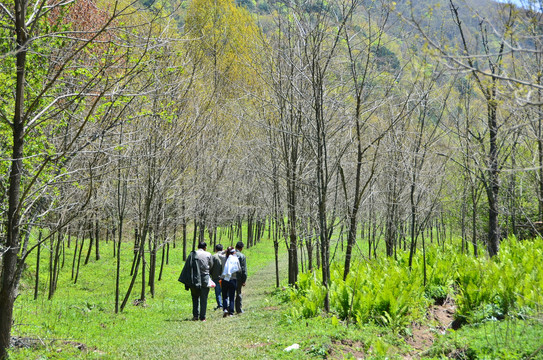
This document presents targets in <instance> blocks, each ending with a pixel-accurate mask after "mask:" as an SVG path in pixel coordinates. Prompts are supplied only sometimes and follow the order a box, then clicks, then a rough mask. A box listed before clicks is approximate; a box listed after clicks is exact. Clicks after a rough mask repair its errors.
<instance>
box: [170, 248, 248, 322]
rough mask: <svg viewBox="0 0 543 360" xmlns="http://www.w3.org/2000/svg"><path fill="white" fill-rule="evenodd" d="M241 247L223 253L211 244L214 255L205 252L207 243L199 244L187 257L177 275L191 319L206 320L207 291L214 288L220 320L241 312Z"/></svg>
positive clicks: (244, 263)
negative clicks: (187, 297)
mask: <svg viewBox="0 0 543 360" xmlns="http://www.w3.org/2000/svg"><path fill="white" fill-rule="evenodd" d="M243 247H244V244H243V242H241V241H239V242H238V243H237V244H236V247H235V248H233V247H232V246H229V247H228V248H226V250H224V249H223V246H222V245H221V244H217V245H215V254H213V255H212V254H211V253H209V252H208V251H207V244H206V243H205V242H200V243H199V244H198V249H197V250H196V251H193V252H191V253H190V255H189V256H188V258H187V260H186V262H185V266H184V267H183V270H182V271H181V275H180V276H179V281H180V282H182V283H183V284H185V289H186V290H190V293H191V296H192V316H193V317H192V320H195V321H196V320H201V321H205V320H206V312H207V299H208V296H209V290H210V289H211V288H215V300H216V301H217V307H216V308H215V309H222V310H223V312H224V314H223V317H227V316H233V315H234V312H235V313H237V314H241V313H243V309H242V295H241V290H242V288H243V286H245V282H246V281H247V260H246V258H245V255H244V254H243V253H242V251H243Z"/></svg>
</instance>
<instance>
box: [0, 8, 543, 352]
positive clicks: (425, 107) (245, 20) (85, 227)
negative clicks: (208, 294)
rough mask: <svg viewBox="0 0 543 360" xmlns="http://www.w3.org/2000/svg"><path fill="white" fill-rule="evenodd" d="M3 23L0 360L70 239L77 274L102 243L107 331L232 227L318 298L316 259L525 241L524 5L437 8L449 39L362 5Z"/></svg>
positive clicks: (531, 207) (141, 12)
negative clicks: (454, 242) (162, 271)
mask: <svg viewBox="0 0 543 360" xmlns="http://www.w3.org/2000/svg"><path fill="white" fill-rule="evenodd" d="M0 5H1V7H0V13H1V14H2V15H1V21H2V26H1V27H0V29H1V30H0V31H2V39H3V40H2V56H1V58H0V60H1V72H0V74H1V75H0V76H2V79H3V80H4V84H3V85H2V86H1V87H0V91H2V105H1V107H0V119H1V121H0V133H1V134H2V138H1V139H0V151H1V154H2V158H1V159H2V160H1V162H0V199H1V201H0V204H1V208H0V214H1V216H2V219H3V221H2V225H1V227H2V232H1V234H2V238H1V239H0V246H1V250H0V253H1V254H2V255H1V256H2V279H1V283H0V358H4V357H5V356H6V349H7V347H8V346H9V342H10V330H11V324H12V320H13V319H12V314H13V303H14V301H15V298H16V296H17V288H18V284H19V281H20V278H21V274H22V271H23V269H24V263H25V261H26V258H27V256H28V254H30V253H31V252H32V251H34V250H35V249H37V250H39V249H40V244H41V243H49V242H50V244H51V251H55V248H56V249H57V251H56V253H57V254H58V249H59V247H60V246H61V242H63V241H67V240H65V239H71V237H73V236H77V235H79V234H81V236H80V238H81V242H80V243H79V246H80V250H79V256H80V257H81V251H82V249H83V241H84V239H85V237H87V236H85V235H84V234H89V233H91V232H90V229H91V228H92V229H93V234H94V235H93V236H92V237H90V238H89V240H90V241H93V240H92V239H94V249H95V251H96V258H98V256H99V239H101V238H103V237H104V236H106V234H107V237H108V238H110V237H111V239H113V240H114V241H116V244H117V246H116V248H115V249H116V253H115V255H116V259H117V274H116V277H117V286H116V289H115V311H122V309H123V308H124V307H125V306H126V303H127V300H128V299H129V296H130V293H131V291H132V288H133V287H134V286H135V284H136V281H137V279H138V278H140V279H141V284H142V287H141V289H142V291H141V296H140V300H142V301H144V300H145V295H146V291H147V288H149V289H150V290H149V291H150V292H151V295H153V294H154V291H155V290H154V289H155V287H154V279H155V277H156V275H155V269H157V267H158V264H157V263H156V262H157V258H158V257H157V254H158V252H159V251H168V250H169V246H170V244H175V240H176V239H179V238H180V239H181V246H182V247H183V255H184V256H186V253H187V251H188V249H189V248H190V247H191V246H192V247H194V243H195V241H197V240H198V239H208V240H209V241H210V242H216V241H223V242H226V241H233V234H234V233H235V232H237V233H238V234H241V232H240V229H241V228H242V224H248V228H249V231H248V232H247V238H246V239H243V240H245V241H246V242H247V245H248V246H251V245H252V244H253V243H254V242H255V241H256V240H257V239H259V238H260V237H262V236H263V234H264V228H265V227H267V229H268V232H269V235H270V237H271V238H272V239H273V242H274V246H275V249H276V259H277V258H278V257H279V244H280V242H282V241H284V242H285V244H286V246H287V249H288V258H289V262H288V264H289V265H288V266H289V272H288V273H289V276H288V282H289V283H290V284H295V283H296V281H297V275H298V273H299V271H300V270H305V269H309V270H311V269H314V268H320V271H321V273H322V279H323V284H324V286H328V283H329V279H330V263H331V262H332V260H333V259H334V258H336V259H339V258H341V259H344V260H343V261H344V262H345V272H344V277H347V276H348V275H349V271H350V265H351V262H352V261H356V260H357V259H358V260H360V259H363V258H365V257H376V256H378V251H379V249H381V246H383V245H384V249H385V254H386V255H387V256H391V257H393V256H395V254H397V252H398V251H409V252H410V259H411V260H410V262H411V261H412V260H413V258H414V257H415V256H417V249H418V248H419V247H420V246H421V245H422V246H424V241H425V239H427V238H428V237H430V239H431V240H432V241H434V239H435V240H436V241H439V242H441V243H444V242H445V241H447V239H448V238H450V236H451V235H452V234H453V232H455V233H457V234H460V235H462V239H463V240H464V242H463V246H462V251H468V243H469V244H472V248H473V251H474V253H475V255H477V254H478V252H479V249H478V245H479V244H480V243H481V240H484V242H485V244H486V248H487V250H488V253H489V254H490V255H491V256H492V255H495V254H496V253H497V252H498V250H499V240H500V238H501V237H502V236H504V235H506V234H507V233H511V234H515V235H521V234H522V232H523V231H524V230H525V229H526V228H527V227H528V226H530V225H531V224H533V222H536V221H542V220H543V135H542V133H541V131H542V130H541V128H542V119H543V116H542V115H541V106H542V103H541V91H542V90H543V86H542V85H541V44H540V43H539V42H540V29H541V27H540V26H541V25H540V24H541V19H540V16H541V13H540V12H539V8H535V7H534V6H533V4H532V3H530V4H526V7H525V8H524V9H519V8H516V7H514V6H510V5H494V7H493V10H494V11H493V12H492V15H491V16H492V17H482V16H479V20H480V21H479V24H478V26H479V27H478V28H477V27H473V26H472V27H465V25H464V23H463V21H464V20H463V16H465V15H469V16H473V15H475V16H478V15H479V14H478V13H477V10H476V9H471V8H469V6H468V4H465V3H464V4H457V3H456V2H453V1H450V2H449V3H448V4H446V5H447V6H448V8H449V10H450V14H451V17H449V16H447V18H448V19H450V20H449V24H452V25H451V26H447V27H441V26H438V27H436V22H435V17H434V18H431V17H422V18H421V17H419V16H418V15H416V14H419V13H420V12H415V11H411V10H410V9H409V6H408V5H404V4H403V3H401V2H400V3H399V5H398V7H397V8H396V7H395V4H394V3H389V2H386V1H380V0H374V1H369V0H364V1H363V0H350V1H332V2H326V3H324V2H321V1H307V2H299V3H297V2H294V3H282V2H277V3H275V4H273V6H271V7H272V8H273V9H272V11H271V12H270V13H269V14H267V15H262V16H261V17H260V18H259V19H258V23H257V21H256V20H255V18H254V17H253V16H252V15H251V14H250V13H248V12H247V11H246V10H245V9H243V8H240V7H238V6H236V5H235V3H234V2H232V1H230V0H216V1H213V2H209V1H207V0H194V1H192V2H191V3H189V5H188V7H187V8H186V9H182V8H181V9H176V8H175V6H173V5H172V4H171V3H167V4H164V5H166V6H164V7H161V5H160V4H158V3H155V4H154V5H152V8H149V7H148V6H149V4H146V5H145V6H143V7H142V5H141V4H140V3H139V2H134V3H131V2H128V1H121V0H118V1H116V2H114V3H109V2H107V3H101V2H100V1H98V0H79V1H75V2H71V1H68V2H64V1H45V0H37V1H34V2H29V1H28V0H16V1H14V3H13V4H9V5H8V4H3V3H2V4H0ZM460 10H462V11H460ZM179 11H181V13H180V12H179ZM180 14H183V16H182V18H183V21H182V23H183V27H182V29H179V27H178V23H177V22H175V21H173V19H176V18H179V17H180ZM444 16H445V15H444ZM430 18H431V21H430V20H427V19H430ZM257 24H258V25H257ZM451 28H452V29H454V32H453V33H454V34H455V36H452V35H451V34H452V33H451V31H450V29H451ZM399 29H401V30H399ZM443 29H446V31H443V32H440V30H443ZM36 228H39V229H44V230H46V231H45V232H43V234H44V235H43V236H41V237H35V236H33V234H36V231H33V230H35V229H36ZM218 229H229V231H228V233H225V232H223V231H218ZM188 231H192V234H188ZM59 232H62V233H63V234H64V233H66V234H67V236H58V233H59ZM133 234H134V235H133ZM191 235H192V236H191ZM55 236H56V239H57V240H56V241H57V243H56V245H54V244H55V243H54V241H52V239H54V237H55ZM223 236H224V237H225V238H223ZM188 239H192V244H190V240H188ZM361 239H362V240H363V241H364V243H367V248H365V250H364V251H363V250H362V247H361V245H362V244H363V242H362V241H360V240H361ZM122 241H134V253H133V254H122V253H121V246H120V245H121V242H122ZM91 246H92V243H91ZM90 249H91V248H90V247H89V252H88V254H90ZM145 251H148V253H149V258H148V260H149V262H150V264H149V265H150V267H149V268H150V269H151V273H150V274H145V269H146V263H145V262H146V261H147V260H146V256H145ZM340 254H341V255H340ZM343 254H344V255H343ZM121 256H133V259H134V261H133V265H132V269H130V270H131V272H130V275H131V276H132V278H131V283H130V287H129V289H127V291H126V293H125V295H124V298H123V299H121V297H122V293H121V291H122V289H120V286H119V284H120V277H121V276H123V275H126V273H127V271H128V270H127V269H126V270H124V272H123V269H121V268H120V264H121ZM53 258H54V256H53V257H52V259H53ZM87 258H88V256H87ZM162 259H164V256H163V257H162ZM73 261H74V264H75V262H76V259H75V257H74V259H73ZM52 263H54V261H53V262H52ZM53 268H54V266H53ZM277 274H278V271H277ZM74 275H75V278H76V279H77V274H74ZM51 278H54V277H51ZM277 284H279V276H278V275H277ZM50 288H51V289H54V285H52V286H50ZM53 292H54V290H53ZM50 296H52V292H51V291H50ZM326 301H327V303H326V304H325V308H328V300H326Z"/></svg>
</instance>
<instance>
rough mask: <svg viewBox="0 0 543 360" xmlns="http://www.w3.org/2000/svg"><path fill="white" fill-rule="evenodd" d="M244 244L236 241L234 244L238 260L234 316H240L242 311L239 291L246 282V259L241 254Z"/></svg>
mask: <svg viewBox="0 0 543 360" xmlns="http://www.w3.org/2000/svg"><path fill="white" fill-rule="evenodd" d="M243 247H244V244H243V242H241V241H238V243H237V244H236V256H237V257H238V259H239V265H240V270H239V272H238V274H237V279H238V282H237V287H236V301H235V303H236V314H242V313H243V309H242V308H241V305H242V304H241V300H242V296H241V289H242V288H243V287H244V286H245V282H246V281H247V258H246V257H245V255H244V254H243V253H242V252H241V251H242V250H243Z"/></svg>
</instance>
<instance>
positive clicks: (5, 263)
mask: <svg viewBox="0 0 543 360" xmlns="http://www.w3.org/2000/svg"><path fill="white" fill-rule="evenodd" d="M26 4H27V2H26V1H25V0H14V10H15V13H14V15H15V31H16V34H17V39H16V40H17V47H16V55H15V57H16V66H17V80H16V81H17V82H16V87H15V89H14V91H15V109H14V115H13V124H12V131H13V146H12V151H11V168H10V172H9V188H8V192H7V197H8V211H7V221H6V243H5V245H6V249H7V250H6V251H5V252H4V254H3V256H2V275H1V276H2V278H1V281H2V282H1V283H0V359H2V360H3V359H6V358H7V349H8V348H9V345H10V340H11V326H12V324H13V304H14V302H15V298H16V297H17V289H18V286H19V280H20V278H19V276H20V275H19V274H20V272H19V271H17V265H18V257H17V252H18V250H19V244H20V219H21V217H20V207H21V203H20V201H21V194H20V190H21V176H22V173H23V158H24V151H23V148H24V132H25V130H24V116H25V114H24V101H25V75H26V54H27V49H26V45H27V36H28V35H27V34H28V32H27V29H26V25H25V21H26V10H27V9H26Z"/></svg>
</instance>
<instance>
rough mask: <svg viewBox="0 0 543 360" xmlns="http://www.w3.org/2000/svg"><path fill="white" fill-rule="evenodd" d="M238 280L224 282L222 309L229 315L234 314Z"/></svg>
mask: <svg viewBox="0 0 543 360" xmlns="http://www.w3.org/2000/svg"><path fill="white" fill-rule="evenodd" d="M236 287H237V281H236V279H230V281H227V280H224V279H223V280H222V308H223V309H224V311H228V313H230V314H233V313H234V297H235V296H236Z"/></svg>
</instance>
